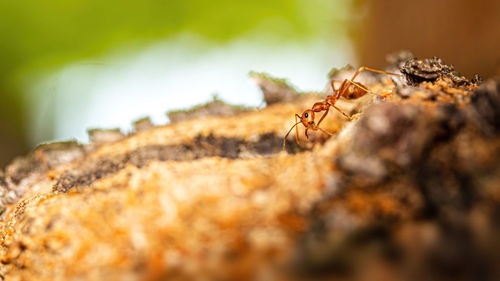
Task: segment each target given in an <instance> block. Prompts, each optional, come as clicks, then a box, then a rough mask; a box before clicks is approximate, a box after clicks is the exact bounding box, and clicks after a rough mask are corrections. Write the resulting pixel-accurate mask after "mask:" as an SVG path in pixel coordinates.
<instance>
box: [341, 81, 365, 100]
mask: <svg viewBox="0 0 500 281" xmlns="http://www.w3.org/2000/svg"><path fill="white" fill-rule="evenodd" d="M357 84H358V85H360V86H361V87H363V88H365V89H366V87H365V85H363V84H361V83H357ZM361 87H358V86H355V85H350V86H349V89H348V90H347V91H346V93H345V94H344V98H346V99H348V100H354V99H359V98H360V97H362V96H364V95H366V93H367V92H366V91H365V90H364V89H362V88H361Z"/></svg>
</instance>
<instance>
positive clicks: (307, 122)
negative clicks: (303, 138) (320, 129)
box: [300, 109, 314, 128]
mask: <svg viewBox="0 0 500 281" xmlns="http://www.w3.org/2000/svg"><path fill="white" fill-rule="evenodd" d="M300 122H302V124H303V125H304V126H305V127H306V128H309V127H310V126H313V125H314V111H312V110H310V109H308V110H306V111H304V113H302V117H300Z"/></svg>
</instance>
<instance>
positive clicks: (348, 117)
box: [331, 104, 352, 120]
mask: <svg viewBox="0 0 500 281" xmlns="http://www.w3.org/2000/svg"><path fill="white" fill-rule="evenodd" d="M331 106H332V107H333V108H335V109H336V110H337V111H338V112H340V113H342V114H343V115H344V116H345V117H347V119H349V120H352V118H351V117H350V116H348V115H347V114H345V113H344V112H343V111H342V110H340V108H338V107H336V106H335V105H333V104H332V105H331Z"/></svg>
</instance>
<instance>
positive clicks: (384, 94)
mask: <svg viewBox="0 0 500 281" xmlns="http://www.w3.org/2000/svg"><path fill="white" fill-rule="evenodd" d="M346 80H347V81H349V83H350V84H352V85H354V86H356V87H358V88H360V89H361V90H363V91H365V92H366V93H368V94H372V95H376V96H381V97H383V98H385V97H387V96H389V95H390V94H392V92H388V93H382V94H381V93H375V92H373V91H370V90H368V89H366V88H365V87H364V86H363V85H361V84H359V83H357V82H354V81H352V80H348V79H346Z"/></svg>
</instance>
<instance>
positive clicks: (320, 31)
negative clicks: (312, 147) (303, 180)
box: [0, 0, 500, 167]
mask: <svg viewBox="0 0 500 281" xmlns="http://www.w3.org/2000/svg"><path fill="white" fill-rule="evenodd" d="M499 14H500V7H499V4H498V1H494V0H484V1H474V2H472V1H452V0H443V1H436V3H435V1H430V0H423V1H419V3H411V2H405V1H396V0H383V1H374V0H373V1H372V0H365V1H348V0H254V1H234V0H218V1H204V0H184V1H168V0H164V1H160V0H145V1H130V0H120V1H118V0H108V1H96V0H85V1H82V0H73V1H61V0H46V1H35V0H18V1H0V38H1V39H0V40H1V41H0V96H1V102H0V132H1V135H0V167H1V166H4V165H5V164H6V163H7V162H8V161H10V160H11V159H12V158H13V157H14V156H16V155H20V154H25V153H27V152H28V151H29V150H31V149H32V148H33V147H34V146H35V145H36V144H37V143H39V142H41V141H49V140H52V139H71V138H73V137H76V138H78V139H79V140H82V137H81V136H77V135H75V132H77V131H78V132H81V133H82V134H84V133H85V128H86V127H89V126H102V127H107V126H121V124H123V123H130V121H131V120H133V119H137V118H139V117H141V115H148V114H151V115H155V114H158V113H157V112H153V108H156V109H155V110H159V109H158V108H160V107H161V106H162V108H164V110H167V109H169V108H170V109H171V108H175V107H179V106H185V105H189V103H186V102H184V103H182V102H181V103H175V102H174V101H175V100H176V99H178V98H180V96H186V95H189V93H190V92H193V93H194V92H196V93H199V95H197V96H196V98H194V96H193V98H192V99H191V100H190V101H191V102H192V103H193V104H194V103H198V102H203V101H206V100H209V99H210V96H211V95H212V94H213V93H214V91H222V92H223V98H226V99H228V100H229V101H230V102H240V103H247V104H253V105H258V102H257V100H258V99H259V96H258V95H259V94H258V91H257V89H256V88H248V87H251V86H248V85H246V84H245V85H243V84H242V82H241V81H242V80H241V77H242V76H243V75H246V73H248V71H250V70H257V71H267V72H270V73H271V74H276V75H278V76H286V77H285V78H289V79H290V80H291V81H292V83H293V82H295V81H297V83H298V86H299V88H304V89H310V88H311V87H312V86H311V85H316V89H317V90H321V89H322V86H323V85H324V84H326V82H327V81H326V73H327V71H328V68H330V67H340V66H342V65H343V64H344V63H346V62H349V63H352V64H354V65H359V64H364V65H369V66H372V67H384V65H385V55H386V54H387V53H390V52H394V51H398V50H400V49H410V50H412V51H413V53H414V54H416V55H417V56H419V57H426V56H433V55H437V56H441V57H443V58H444V59H445V61H447V62H450V63H452V64H454V65H455V66H456V68H457V69H459V70H461V71H462V72H464V73H465V74H467V75H471V74H472V73H473V72H478V73H480V74H482V75H483V76H486V77H488V76H492V75H495V73H497V70H498V65H499V64H500V59H499V54H498V53H499V52H498V50H499V49H500V48H499V47H500V46H499V44H500V33H499V30H500V24H499V20H498V18H500V17H498V15H499ZM186 38H188V39H186ZM193 38H194V39H193ZM179 42H180V43H179ZM172 46H173V47H172ZM245 46H246V47H245ZM151 50H153V51H151ZM155 50H156V51H155ZM158 50H162V51H158ZM186 50H188V51H186ZM146 54H147V56H146ZM225 54H227V56H225ZM155 56H158V59H155ZM162 56H163V57H167V58H168V60H165V63H164V64H168V68H162V67H161V66H162V58H161V57H162ZM144 57H147V61H149V63H148V64H142V68H140V67H138V66H137V65H138V64H139V63H136V61H140V60H141V58H144ZM227 57H230V58H231V62H227V61H226V58H227ZM240 57H242V59H240ZM219 61H224V63H220V64H219V63H218V62H219ZM294 62H297V63H296V64H294ZM212 65H213V67H211V66H212ZM150 66H153V67H150ZM148 68H156V72H154V71H152V72H148V71H149V69H148ZM223 68H225V70H221V69H223ZM127 69H134V71H132V72H130V71H129V73H126V74H124V73H123V72H124V70H127ZM178 69H182V71H183V72H176V71H177V70H178ZM190 69H193V73H194V74H193V76H189V70H190ZM217 69H219V70H217ZM273 70H274V71H273ZM120 71H121V72H120ZM212 71H214V73H215V74H217V75H218V76H221V75H226V74H227V77H223V79H222V80H216V81H214V79H212V78H210V76H209V74H210V73H211V72H212ZM217 71H220V72H217ZM119 72H120V73H121V74H119ZM161 72H164V73H166V74H165V76H164V77H162V76H161V75H159V74H158V73H161ZM274 72H277V73H274ZM115 73H116V75H114V74H115ZM144 73H145V74H144ZM167 74H168V75H167ZM205 74H206V75H207V77H205ZM119 75H121V76H119ZM134 75H135V76H134ZM141 75H143V78H140V79H137V80H134V79H135V78H134V77H136V76H137V77H139V76H141ZM155 75H156V76H158V77H157V78H156V80H151V81H150V80H147V78H144V77H147V76H155ZM113 76H117V77H118V76H119V77H120V79H121V80H120V79H118V80H113ZM316 76H319V78H317V79H315V78H314V77H316ZM89 77H90V78H89ZM110 77H111V78H110ZM168 77H186V80H185V81H184V80H182V79H180V82H179V81H170V82H169V79H168ZM195 77H199V79H200V80H198V79H196V78H195ZM203 79H205V80H203ZM102 80H105V81H108V82H102ZM132 80H133V81H137V82H136V83H135V84H134V87H137V88H139V89H141V87H142V88H143V91H144V92H145V93H143V94H144V95H147V94H146V93H147V92H154V91H155V89H157V88H158V89H160V88H161V89H160V90H158V91H157V93H156V94H155V95H156V96H155V95H149V96H147V99H146V100H140V95H139V94H137V95H135V96H134V94H127V93H128V92H127V91H126V90H125V89H122V88H120V87H118V86H119V85H118V86H117V85H115V84H124V83H125V81H132ZM176 80H179V79H176ZM75 81H76V82H75ZM158 81H160V82H158ZM161 81H165V84H168V83H174V82H177V83H181V82H182V83H184V84H193V85H194V86H198V87H197V88H196V87H195V88H192V89H187V88H186V89H184V88H182V89H183V90H178V92H176V90H175V89H177V88H175V87H174V88H168V87H167V86H162V84H161ZM225 81H227V84H228V85H234V87H232V88H231V87H227V88H224V86H223V84H225ZM230 81H233V84H230ZM318 81H320V82H319V83H318ZM200 84H201V85H200ZM240 84H241V85H242V90H241V91H239V90H238V89H239V88H237V87H238V85H240ZM99 85H100V86H99ZM102 85H107V86H102ZM110 85H111V86H110ZM205 85H207V86H206V87H205V88H203V86H205ZM217 85H220V88H219V86H217ZM194 86H193V87H194ZM99 87H100V88H99ZM110 87H111V88H113V89H114V90H109V93H110V94H109V95H110V96H107V95H108V94H107V92H108V91H107V89H110ZM162 87H164V88H162ZM200 87H201V88H200ZM244 87H247V88H246V90H244V89H243V88H244ZM128 88H131V86H130V85H128V86H127V88H126V89H128ZM200 89H201V90H200ZM311 89H314V88H311ZM122 90H123V96H120V95H119V93H120V91H122ZM113 91H114V92H113ZM252 91H253V92H252ZM112 92H113V93H112ZM138 92H140V90H138ZM252 93H253V94H252ZM87 95H88V96H87ZM224 95H225V96H224ZM231 95H234V96H235V98H234V99H233V98H232V96H231ZM238 95H240V96H241V98H238V97H236V96H238ZM249 95H250V96H252V95H253V96H254V97H252V98H250V99H248V96H249ZM131 96H134V97H133V98H132V97H131ZM128 97H131V98H128ZM114 101H116V102H114ZM127 104H128V105H127ZM139 104H140V107H141V110H140V111H137V112H135V111H133V108H134V105H136V107H138V105H139ZM158 104H159V105H158ZM149 105H151V112H150V111H149V110H148V107H149ZM99 106H101V107H99ZM155 106H156V107H155ZM96 107H97V108H103V109H101V111H100V112H99V113H96V114H94V113H95V112H96V110H95V108H96ZM120 108H122V109H121V110H120ZM92 110H94V111H92ZM106 110H108V111H107V113H106ZM106 114H107V115H106ZM90 115H93V116H96V119H94V120H93V121H88V120H90V119H88V118H87V117H88V116H90ZM85 116H87V117H85ZM107 116H109V117H110V118H112V117H114V118H115V121H113V122H106V120H107V119H106V118H107ZM124 116H127V117H126V118H124ZM118 119H119V120H121V121H123V123H120V122H117V121H116V120H118ZM123 119H126V120H123ZM82 120H83V121H82ZM85 120H87V121H86V122H84V121H85ZM96 120H102V122H99V121H96ZM159 122H161V120H159ZM68 128H70V129H68Z"/></svg>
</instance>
